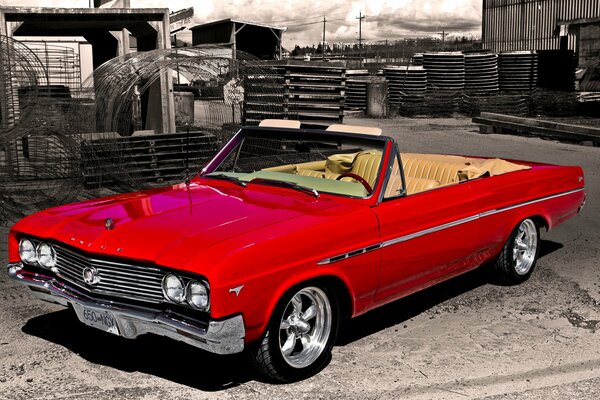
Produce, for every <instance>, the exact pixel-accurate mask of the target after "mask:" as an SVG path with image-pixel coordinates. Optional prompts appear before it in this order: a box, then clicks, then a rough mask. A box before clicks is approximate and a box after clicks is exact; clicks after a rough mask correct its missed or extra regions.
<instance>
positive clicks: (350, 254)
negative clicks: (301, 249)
mask: <svg viewBox="0 0 600 400" xmlns="http://www.w3.org/2000/svg"><path fill="white" fill-rule="evenodd" d="M380 248H381V243H376V244H373V245H370V246H367V247H362V248H360V249H358V250H352V251H349V252H348V253H343V254H340V255H337V256H333V257H329V258H326V259H324V260H321V261H319V262H318V263H317V265H326V264H331V263H334V262H338V261H342V260H345V259H346V258H350V257H356V256H359V255H361V254H365V253H368V252H371V251H375V250H377V249H380Z"/></svg>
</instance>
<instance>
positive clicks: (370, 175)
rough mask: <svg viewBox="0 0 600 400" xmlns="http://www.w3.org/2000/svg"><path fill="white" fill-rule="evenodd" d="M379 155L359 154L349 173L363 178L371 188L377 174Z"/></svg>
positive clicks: (379, 162) (375, 153)
mask: <svg viewBox="0 0 600 400" xmlns="http://www.w3.org/2000/svg"><path fill="white" fill-rule="evenodd" d="M380 164H381V153H378V152H373V153H359V154H358V155H357V156H356V159H355V160H354V163H353V164H352V169H351V170H350V172H351V173H353V174H356V175H358V176H361V177H363V178H364V179H365V180H366V181H367V182H369V185H371V187H373V186H374V185H375V181H376V180H377V175H378V174H379V165H380Z"/></svg>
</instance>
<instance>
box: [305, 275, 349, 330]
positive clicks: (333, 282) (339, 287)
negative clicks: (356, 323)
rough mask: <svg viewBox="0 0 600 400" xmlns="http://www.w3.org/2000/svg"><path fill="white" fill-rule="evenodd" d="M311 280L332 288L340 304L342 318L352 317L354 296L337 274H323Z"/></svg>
mask: <svg viewBox="0 0 600 400" xmlns="http://www.w3.org/2000/svg"><path fill="white" fill-rule="evenodd" d="M310 282H312V283H315V284H317V285H320V286H323V287H326V288H328V289H330V290H332V291H333V292H334V293H335V295H336V299H337V300H338V303H339V306H340V319H342V320H346V319H350V317H352V308H353V305H352V297H351V296H350V291H349V290H348V287H347V286H346V284H345V283H344V282H343V281H342V280H341V279H340V278H338V277H336V276H322V277H318V278H315V279H312V280H311V281H310Z"/></svg>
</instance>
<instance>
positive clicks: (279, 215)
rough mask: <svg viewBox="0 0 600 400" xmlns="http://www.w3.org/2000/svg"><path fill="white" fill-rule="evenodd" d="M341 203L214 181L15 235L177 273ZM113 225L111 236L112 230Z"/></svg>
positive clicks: (69, 210) (70, 215) (88, 209)
mask: <svg viewBox="0 0 600 400" xmlns="http://www.w3.org/2000/svg"><path fill="white" fill-rule="evenodd" d="M340 202H342V200H341V199H336V198H331V197H329V196H328V198H325V196H322V197H320V198H315V197H312V196H310V195H308V194H306V193H301V192H297V191H294V190H291V189H283V188H274V187H268V186H261V185H249V186H248V187H246V188H242V187H238V186H236V185H234V184H233V183H230V182H221V181H214V182H210V184H201V183H192V184H191V185H190V187H189V189H188V188H186V186H185V185H176V186H172V187H168V188H162V189H156V190H151V191H146V192H138V193H130V194H125V195H118V196H112V197H107V198H101V199H97V200H90V201H85V202H81V203H74V204H69V205H65V206H60V207H55V208H51V209H48V210H46V211H42V212H40V213H37V214H34V215H32V216H30V217H28V218H25V219H23V220H21V221H20V222H19V223H17V225H15V227H14V230H15V231H16V232H21V233H24V234H31V235H35V236H37V237H40V238H42V239H49V240H54V241H59V242H63V243H66V244H68V245H70V246H72V247H76V248H79V249H81V250H83V251H86V252H88V253H92V254H98V255H103V256H115V257H126V258H130V259H135V260H140V261H148V262H154V263H157V264H161V265H166V266H173V267H175V268H177V267H181V266H182V265H183V264H185V262H187V261H188V260H189V259H191V258H192V257H194V256H195V255H197V254H199V253H200V252H202V251H203V250H205V249H207V248H209V247H211V246H213V245H215V244H217V243H219V242H222V241H226V240H229V239H232V238H234V237H236V236H239V235H242V234H247V233H249V232H251V231H254V230H257V229H262V228H265V227H269V226H276V225H277V224H281V223H283V222H285V221H289V220H291V219H298V218H303V217H304V218H306V217H308V216H310V215H314V214H316V213H320V212H322V211H324V210H327V209H331V208H334V207H336V206H337V205H338V204H339V203H340ZM108 218H110V219H111V220H112V223H113V227H112V229H107V227H106V226H105V225H106V220H107V219H108ZM307 223H308V220H307ZM299 226H302V224H301V223H300V224H299ZM188 243H189V246H186V244H188ZM173 253H176V254H173ZM174 263H175V264H176V265H172V264H174Z"/></svg>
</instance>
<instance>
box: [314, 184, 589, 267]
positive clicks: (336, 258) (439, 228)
mask: <svg viewBox="0 0 600 400" xmlns="http://www.w3.org/2000/svg"><path fill="white" fill-rule="evenodd" d="M584 190H585V189H584V188H581V189H574V190H569V191H568V192H562V193H558V194H554V195H551V196H546V197H541V198H539V199H535V200H530V201H526V202H523V203H519V204H514V205H512V206H506V207H502V208H498V209H494V210H490V211H485V212H482V213H479V214H475V215H472V216H470V217H466V218H462V219H459V220H456V221H452V222H448V223H445V224H442V225H438V226H434V227H431V228H428V229H424V230H422V231H418V232H414V233H410V234H408V235H404V236H400V237H397V238H394V239H390V240H386V241H383V242H379V243H376V244H373V245H371V246H368V247H363V248H360V249H358V250H353V251H350V252H348V253H342V254H339V255H336V256H333V257H329V258H325V259H323V260H321V261H319V262H318V263H317V265H326V264H331V263H334V262H338V261H342V260H345V259H347V258H350V257H355V256H359V255H361V254H364V253H366V252H367V251H373V250H377V249H380V248H384V247H388V246H392V245H395V244H398V243H402V242H406V241H408V240H412V239H416V238H418V237H421V236H425V235H429V234H431V233H435V232H439V231H442V230H444V229H448V228H453V227H455V226H458V225H462V224H466V223H468V222H472V221H476V220H478V219H479V218H485V217H489V216H490V215H494V214H499V213H502V212H505V211H510V210H514V209H515V208H519V207H525V206H528V205H531V204H535V203H540V202H542V201H547V200H552V199H556V198H559V197H563V196H568V195H570V194H574V193H578V192H581V191H584Z"/></svg>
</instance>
